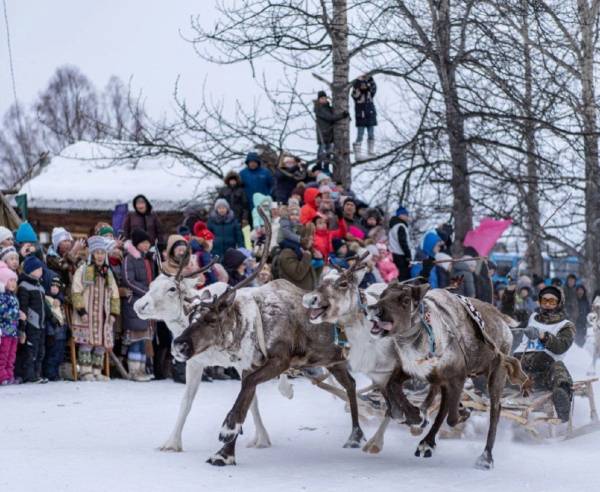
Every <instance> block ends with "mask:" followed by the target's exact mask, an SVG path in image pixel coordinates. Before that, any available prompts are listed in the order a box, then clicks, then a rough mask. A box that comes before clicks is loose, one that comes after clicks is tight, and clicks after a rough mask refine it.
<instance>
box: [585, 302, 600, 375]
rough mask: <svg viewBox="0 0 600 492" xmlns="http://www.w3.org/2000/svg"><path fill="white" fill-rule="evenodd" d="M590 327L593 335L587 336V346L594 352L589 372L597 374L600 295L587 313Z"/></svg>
mask: <svg viewBox="0 0 600 492" xmlns="http://www.w3.org/2000/svg"><path fill="white" fill-rule="evenodd" d="M587 322H588V327H589V328H591V331H592V334H591V336H590V335H588V336H587V340H586V343H585V345H586V348H587V349H589V351H590V352H591V353H592V364H591V366H590V368H589V369H588V371H587V373H588V375H589V376H594V375H595V374H596V361H597V360H598V359H600V297H596V298H595V299H594V300H593V302H592V311H591V312H590V313H589V314H588V315H587Z"/></svg>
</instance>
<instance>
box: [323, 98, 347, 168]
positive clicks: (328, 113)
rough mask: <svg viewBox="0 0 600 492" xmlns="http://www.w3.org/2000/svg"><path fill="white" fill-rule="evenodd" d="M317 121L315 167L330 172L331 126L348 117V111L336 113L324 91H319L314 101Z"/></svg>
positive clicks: (331, 152)
mask: <svg viewBox="0 0 600 492" xmlns="http://www.w3.org/2000/svg"><path fill="white" fill-rule="evenodd" d="M314 109H315V117H316V120H317V121H316V123H317V144H318V148H317V166H316V167H317V169H319V170H322V171H325V172H326V173H328V174H329V173H330V172H331V169H330V163H331V156H332V154H333V147H334V133H333V128H334V126H335V124H336V123H337V122H338V121H341V120H344V119H346V118H348V116H349V114H348V111H343V112H341V113H336V112H335V111H334V110H333V107H332V106H331V103H330V102H329V99H328V98H327V93H326V92H325V91H319V93H318V94H317V99H316V101H315V103H314Z"/></svg>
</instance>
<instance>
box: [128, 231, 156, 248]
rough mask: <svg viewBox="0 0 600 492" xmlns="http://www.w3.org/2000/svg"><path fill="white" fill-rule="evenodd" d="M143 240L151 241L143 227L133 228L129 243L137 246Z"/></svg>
mask: <svg viewBox="0 0 600 492" xmlns="http://www.w3.org/2000/svg"><path fill="white" fill-rule="evenodd" d="M144 241H148V242H150V243H151V242H152V241H151V240H150V236H149V235H148V233H147V232H146V231H144V230H143V229H134V230H133V232H132V233H131V243H132V244H133V245H134V246H135V247H136V248H137V246H138V244H140V243H143V242H144Z"/></svg>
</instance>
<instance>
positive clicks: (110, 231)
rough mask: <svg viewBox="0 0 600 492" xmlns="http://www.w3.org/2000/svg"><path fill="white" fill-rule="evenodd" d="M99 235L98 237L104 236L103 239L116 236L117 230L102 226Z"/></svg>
mask: <svg viewBox="0 0 600 492" xmlns="http://www.w3.org/2000/svg"><path fill="white" fill-rule="evenodd" d="M97 234H98V236H102V237H104V236H108V235H109V234H112V235H113V236H114V235H115V230H114V229H113V228H112V227H111V226H109V225H105V226H102V227H101V228H100V229H98V232H97Z"/></svg>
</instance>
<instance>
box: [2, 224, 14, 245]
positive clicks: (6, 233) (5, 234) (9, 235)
mask: <svg viewBox="0 0 600 492" xmlns="http://www.w3.org/2000/svg"><path fill="white" fill-rule="evenodd" d="M7 239H14V237H13V234H12V232H11V231H10V229H7V228H6V227H4V226H0V243H1V242H2V241H6V240H7Z"/></svg>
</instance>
